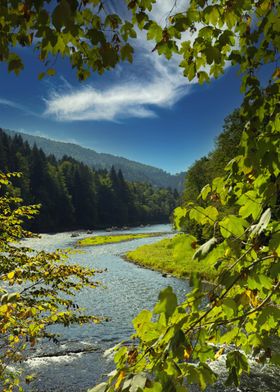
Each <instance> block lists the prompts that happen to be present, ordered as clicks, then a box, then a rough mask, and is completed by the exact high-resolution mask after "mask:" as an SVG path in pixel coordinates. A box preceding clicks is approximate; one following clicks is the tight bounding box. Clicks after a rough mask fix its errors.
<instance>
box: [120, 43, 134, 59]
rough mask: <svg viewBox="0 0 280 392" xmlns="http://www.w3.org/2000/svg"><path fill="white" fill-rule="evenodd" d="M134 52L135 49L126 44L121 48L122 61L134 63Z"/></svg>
mask: <svg viewBox="0 0 280 392" xmlns="http://www.w3.org/2000/svg"><path fill="white" fill-rule="evenodd" d="M133 52H134V49H133V48H132V46H131V45H129V44H126V45H124V46H123V47H122V48H121V59H122V60H123V61H124V60H128V61H129V62H130V63H132V60H133Z"/></svg>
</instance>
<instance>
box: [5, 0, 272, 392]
mask: <svg viewBox="0 0 280 392" xmlns="http://www.w3.org/2000/svg"><path fill="white" fill-rule="evenodd" d="M155 4H156V0H132V1H128V2H127V6H128V10H129V13H130V14H129V15H130V17H129V18H130V20H127V21H125V20H123V19H122V18H121V17H120V16H119V15H112V14H109V13H107V11H106V6H105V5H104V4H103V3H102V2H101V1H99V0H91V1H81V2H78V1H75V0H71V1H66V0H61V1H59V2H58V3H57V4H56V5H55V7H54V8H52V3H51V1H43V0H42V1H32V0H26V1H25V2H22V3H20V4H18V2H15V1H12V0H8V1H5V3H4V5H3V4H1V6H0V15H1V19H0V23H1V29H2V31H1V40H0V53H1V60H2V61H4V62H6V63H8V69H9V70H10V71H13V70H14V71H15V72H19V71H20V70H21V68H22V67H23V64H22V62H21V59H20V57H19V56H18V55H17V54H16V51H15V50H14V49H13V47H15V46H16V45H21V46H31V45H34V46H35V48H36V49H37V51H38V52H39V56H40V59H41V60H42V61H43V62H44V64H45V65H46V66H47V67H48V66H49V62H48V61H49V60H50V58H52V57H53V56H54V57H55V56H57V55H61V56H65V57H68V58H69V60H70V62H71V64H72V66H73V67H74V68H76V69H77V72H78V77H79V78H80V79H84V78H86V77H87V76H89V74H90V72H91V71H98V72H100V73H102V72H103V71H104V70H105V69H109V68H112V67H114V66H115V65H116V64H117V63H118V61H119V60H120V59H123V60H125V59H128V60H129V61H131V59H132V53H133V50H132V45H131V44H132V40H131V39H134V38H135V37H136V30H137V29H141V30H143V31H144V32H146V33H147V39H148V40H150V41H151V42H153V43H154V52H157V53H158V54H159V55H164V56H165V57H166V58H167V59H169V58H171V57H172V56H174V55H175V56H176V57H177V58H179V59H180V67H181V68H182V70H183V72H184V75H185V76H186V77H187V78H188V79H189V80H193V79H195V78H196V79H197V80H198V81H199V82H200V83H204V82H206V81H210V80H211V78H212V77H215V78H216V77H218V76H220V75H221V74H223V72H224V70H225V67H226V66H228V65H234V66H236V68H237V69H238V70H239V72H240V79H241V83H240V84H241V91H242V92H243V94H244V99H243V103H242V105H241V108H240V110H239V115H240V117H241V121H240V123H241V124H242V127H243V132H242V136H241V140H240V145H239V148H238V151H237V152H236V154H235V156H234V157H233V159H231V160H230V162H229V163H228V164H227V165H226V167H225V171H222V173H220V174H219V177H216V178H214V179H212V181H211V182H210V183H209V184H208V185H206V184H205V183H203V185H202V187H203V186H204V188H203V189H202V191H201V196H200V198H199V199H198V200H196V198H192V200H188V199H186V200H184V203H183V205H182V206H181V207H180V208H179V209H177V210H176V211H175V222H176V224H177V227H178V228H179V229H182V230H184V229H185V228H186V227H190V226H189V222H192V223H193V222H194V223H195V225H196V226H199V227H200V228H201V231H200V233H199V234H200V235H199V236H198V237H199V238H194V237H192V239H191V241H190V240H189V241H188V238H189V237H188V236H187V234H186V235H183V236H182V238H185V239H186V243H187V244H189V248H190V250H191V251H192V254H194V258H198V259H204V260H209V261H211V263H213V264H215V265H216V267H217V270H218V271H219V276H218V278H217V281H216V282H215V285H214V286H213V287H212V288H211V289H207V290H206V289H205V288H204V287H203V286H202V284H201V281H200V279H199V277H197V276H194V277H193V278H192V280H191V281H192V282H193V284H194V289H193V291H192V292H190V293H189V294H188V295H187V297H186V300H185V301H184V302H183V303H182V304H179V305H178V304H177V299H176V296H175V294H174V293H173V292H172V290H171V289H170V288H167V289H165V290H164V291H163V292H162V293H161V294H160V296H159V301H158V303H157V304H156V306H155V308H154V310H153V311H147V310H144V311H142V312H141V313H140V314H139V315H138V316H137V317H136V319H135V320H134V328H135V335H134V338H135V341H136V342H138V343H137V344H135V345H132V346H131V347H127V346H122V347H121V348H118V349H116V355H115V364H116V370H115V371H114V372H113V373H111V375H110V377H109V378H108V380H107V381H106V382H104V383H102V384H101V385H99V386H97V387H95V388H93V389H92V392H93V391H103V392H104V391H107V392H109V391H110V392H111V391H118V392H120V391H124V392H127V391H130V392H132V391H137V392H140V391H143V392H161V391H162V392H163V391H164V392H165V391H172V392H173V391H177V392H184V391H187V390H188V384H196V385H198V386H199V387H200V388H201V389H202V390H204V389H205V388H206V387H207V386H208V385H209V384H213V383H214V382H215V381H216V380H217V377H218V376H217V375H216V374H215V372H214V371H213V369H212V368H211V363H212V362H213V361H214V360H215V359H217V358H219V357H220V356H221V355H224V356H225V364H226V368H227V374H228V378H227V381H226V383H227V384H232V383H234V384H235V385H238V384H239V382H240V377H241V376H242V373H244V372H245V373H246V372H248V371H249V366H250V365H249V361H248V357H249V356H251V357H255V359H257V360H258V361H259V362H261V363H273V364H276V365H280V353H279V351H278V349H277V345H276V344H275V340H276V341H278V340H279V331H280V328H279V320H280V310H279V305H280V298H279V278H280V268H279V266H280V265H279V258H280V237H279V233H280V223H279V214H280V207H279V206H280V137H279V133H280V110H279V109H280V107H279V101H280V71H279V63H278V62H279V52H280V40H279V32H280V4H279V1H272V0H254V1H248V0H245V1H232V0H213V1H211V2H207V1H206V0H190V1H189V2H188V4H186V9H183V10H181V11H180V12H179V13H176V7H173V8H172V9H170V13H169V14H168V15H167V18H166V21H165V24H164V25H159V24H158V23H157V22H156V21H155V20H154V19H153V17H152V15H153V14H152V13H151V12H150V11H151V10H152V8H153V6H154V5H155ZM174 5H176V2H174ZM47 72H48V73H49V74H53V73H54V71H52V70H49V71H47ZM260 75H265V77H262V79H260ZM266 81H267V82H266ZM229 158H230V157H229ZM231 158H232V157H231ZM4 181H6V179H5V178H4ZM194 193H195V192H194ZM13 219H14V216H13V217H12V218H11V220H12V221H13ZM10 224H11V222H10ZM10 227H11V226H9V224H8V226H7V230H8V231H10ZM17 227H18V226H17ZM17 230H20V229H17ZM201 233H202V235H201ZM182 241H183V240H182ZM3 243H4V242H3ZM3 246H4V245H3ZM5 246H7V245H5ZM193 248H195V249H193ZM178 253H180V255H182V257H184V254H183V252H178ZM21 257H23V256H21ZM12 260H13V259H12ZM9 268H10V267H9ZM13 272H14V269H13V268H10V269H7V271H6V272H5V271H4V273H7V274H10V273H13ZM73 272H74V274H75V273H78V271H73ZM5 276H6V275H5ZM15 276H16V277H17V275H9V276H8V275H7V279H8V280H9V279H11V280H13V279H14V277H15ZM54 278H55V279H56V277H54ZM55 282H56V280H55ZM4 294H6V293H4ZM5 298H6V297H5ZM3 306H4V305H3ZM9 309H14V305H13V306H12V307H11V308H9ZM7 311H8V308H6V307H4V309H3V312H4V315H5V312H7Z"/></svg>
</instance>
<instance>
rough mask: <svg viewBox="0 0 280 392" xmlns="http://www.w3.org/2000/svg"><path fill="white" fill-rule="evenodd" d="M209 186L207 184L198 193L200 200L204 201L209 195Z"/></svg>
mask: <svg viewBox="0 0 280 392" xmlns="http://www.w3.org/2000/svg"><path fill="white" fill-rule="evenodd" d="M211 189H212V188H211V186H210V185H209V184H207V185H205V186H204V187H203V188H202V189H201V192H200V195H201V198H202V200H206V198H207V196H208V195H209V193H210V192H211Z"/></svg>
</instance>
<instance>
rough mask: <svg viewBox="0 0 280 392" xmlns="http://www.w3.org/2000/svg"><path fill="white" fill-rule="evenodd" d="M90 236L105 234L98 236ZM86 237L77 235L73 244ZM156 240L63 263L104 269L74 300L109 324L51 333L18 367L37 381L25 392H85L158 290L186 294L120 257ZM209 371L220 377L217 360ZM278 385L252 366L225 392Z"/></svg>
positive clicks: (62, 244)
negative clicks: (237, 384)
mask: <svg viewBox="0 0 280 392" xmlns="http://www.w3.org/2000/svg"><path fill="white" fill-rule="evenodd" d="M126 232H133V233H136V232H166V236H167V237H168V236H170V235H173V234H172V232H171V227H170V226H169V225H154V226H150V227H145V228H135V229H132V230H129V231H126ZM114 233H116V234H118V232H114ZM122 233H123V232H122ZM93 234H98V235H100V234H104V235H106V234H108V233H106V232H100V231H99V232H96V233H93ZM91 235H92V234H91ZM87 236H89V235H88V234H86V233H80V234H79V239H80V238H84V237H87ZM161 238H162V237H161ZM76 240H77V239H76V238H73V237H71V233H58V234H54V235H48V234H43V235H42V236H41V238H40V239H28V240H26V241H25V243H26V245H28V246H30V247H31V248H33V249H37V250H41V249H44V250H45V251H54V250H55V249H57V248H60V249H65V248H69V247H73V246H74V244H75V241H76ZM156 240H157V238H145V239H138V240H133V241H130V242H123V243H117V244H111V245H101V246H97V247H87V248H84V252H83V253H75V254H72V255H71V256H70V257H69V262H70V263H79V264H81V265H84V266H88V267H92V268H95V269H98V270H100V269H102V270H103V269H106V271H105V272H103V273H102V274H98V275H97V280H98V281H100V282H101V283H102V285H101V286H98V287H97V288H96V289H83V290H82V291H81V292H80V293H79V294H78V295H77V303H78V304H79V305H80V306H82V307H86V308H87V311H88V312H89V313H91V314H94V315H97V316H102V317H108V318H109V319H110V321H108V322H104V323H101V324H87V325H84V326H70V327H67V328H64V327H59V326H58V327H55V331H56V332H57V333H60V338H59V342H58V344H53V343H50V342H42V343H41V344H40V345H39V346H38V347H37V348H36V349H34V351H33V352H32V353H31V355H30V358H29V359H28V360H27V361H26V362H25V363H24V368H25V370H26V371H27V372H29V373H30V372H31V373H35V374H36V376H37V377H36V380H35V381H34V382H33V383H32V386H31V387H27V386H26V389H28V390H30V391H31V390H33V391H36V392H52V391H53V392H62V391H63V392H65V391H67V392H85V391H86V390H87V389H88V388H90V387H92V386H94V385H95V384H96V383H98V382H100V381H102V379H103V378H104V375H106V374H107V373H108V372H110V371H111V369H112V366H113V365H112V361H111V360H110V358H106V357H105V356H104V352H105V351H106V350H107V349H108V348H110V347H112V346H114V345H116V344H117V343H119V342H120V341H122V340H127V339H129V337H130V335H131V333H132V332H133V329H132V324H131V320H132V319H133V318H134V317H135V316H136V315H137V314H138V313H139V311H140V310H142V309H143V308H147V309H151V308H152V307H153V306H154V304H155V301H156V299H157V296H158V293H159V291H160V290H161V289H162V288H164V287H166V286H168V285H169V286H172V287H173V289H174V291H175V292H176V294H177V295H178V298H179V299H180V300H182V299H183V298H184V296H185V294H186V293H187V292H188V291H189V285H188V281H187V280H183V279H177V278H173V277H163V276H162V274H161V273H159V272H156V271H151V270H148V269H145V268H140V267H138V266H136V265H134V264H132V263H128V262H126V261H124V260H123V258H122V257H121V255H122V254H124V253H125V252H127V251H130V250H133V249H135V248H136V247H138V246H140V245H143V244H149V243H152V242H155V241H156ZM214 366H215V370H217V371H218V372H222V371H223V358H221V360H220V361H219V362H217V363H216V364H215V365H214ZM279 385H280V379H279V375H278V373H277V371H276V370H275V369H274V368H271V367H267V366H265V367H263V366H262V367H261V366H260V365H257V364H254V366H253V372H252V375H251V377H250V378H247V379H245V380H244V385H243V386H242V387H241V389H236V388H228V389H227V391H243V392H258V391H259V392H266V391H267V392H279ZM211 390H213V389H212V388H211ZM214 390H215V391H225V388H224V387H223V386H222V385H216V386H215V388H214ZM209 391H210V389H209Z"/></svg>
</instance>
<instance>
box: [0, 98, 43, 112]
mask: <svg viewBox="0 0 280 392" xmlns="http://www.w3.org/2000/svg"><path fill="white" fill-rule="evenodd" d="M0 105H4V106H9V107H11V108H14V109H18V110H21V111H22V112H24V113H25V114H30V115H32V116H38V115H37V114H36V113H34V112H32V111H31V110H29V109H28V108H27V107H25V106H23V105H21V104H20V103H17V102H14V101H10V100H9V99H5V98H0Z"/></svg>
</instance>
